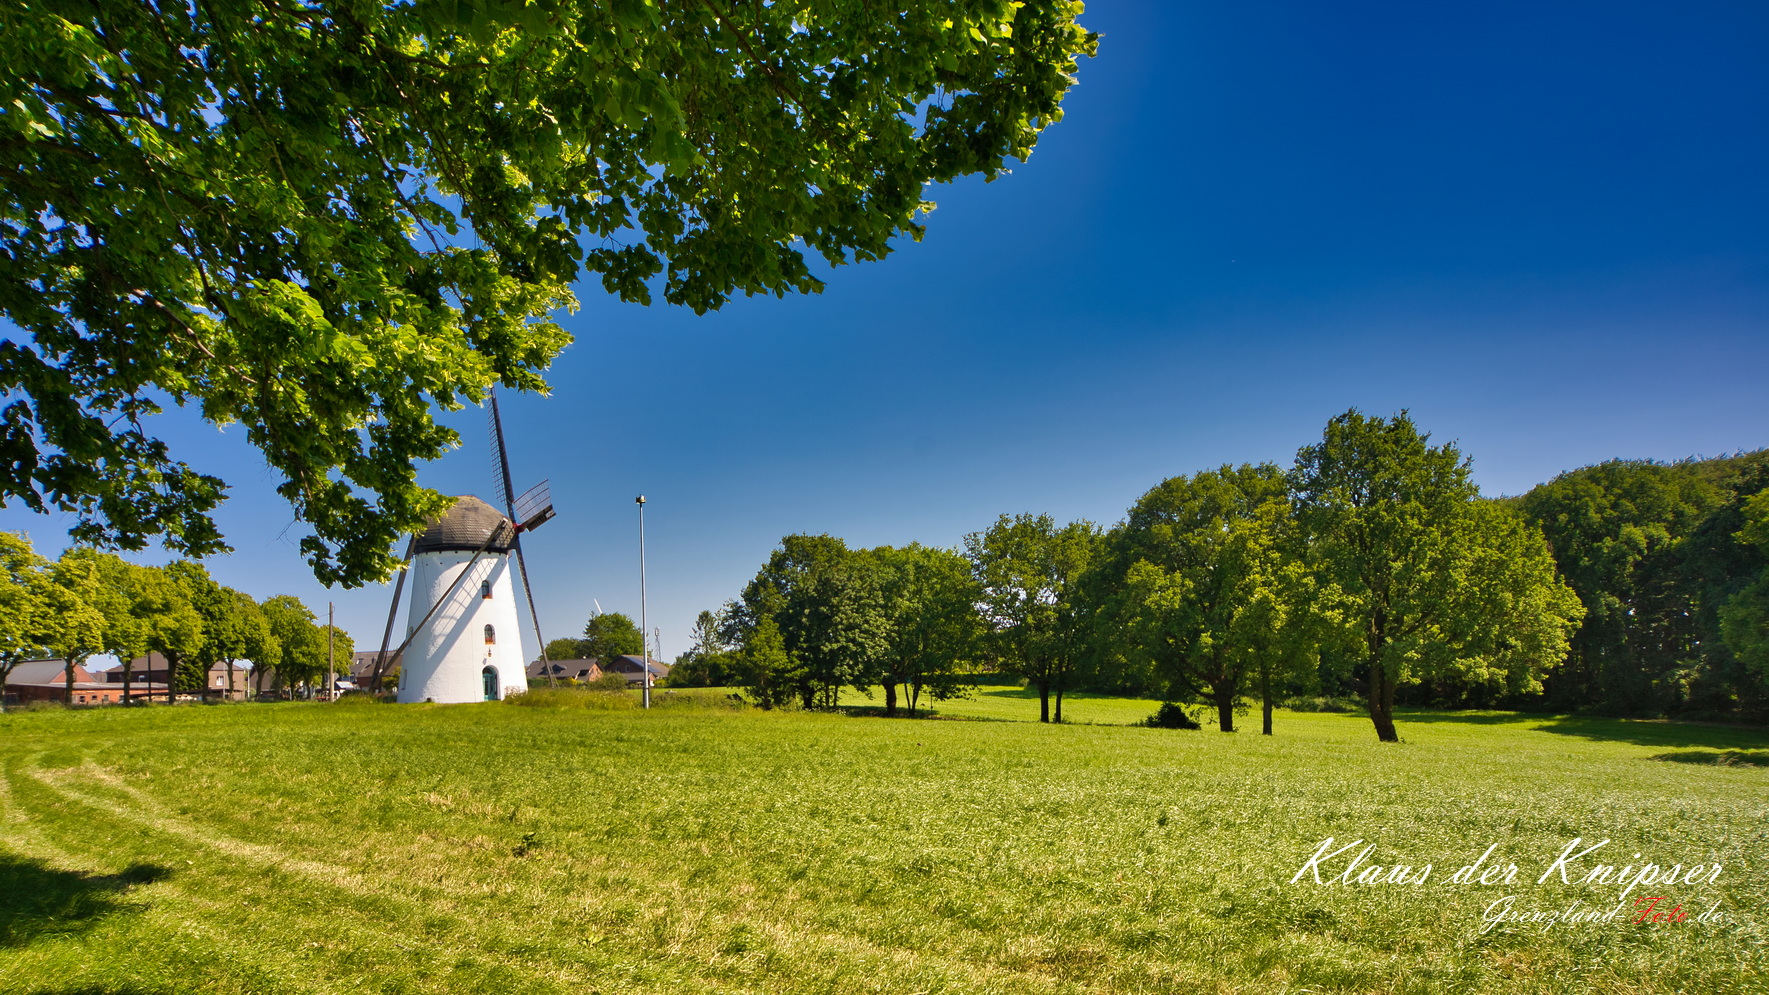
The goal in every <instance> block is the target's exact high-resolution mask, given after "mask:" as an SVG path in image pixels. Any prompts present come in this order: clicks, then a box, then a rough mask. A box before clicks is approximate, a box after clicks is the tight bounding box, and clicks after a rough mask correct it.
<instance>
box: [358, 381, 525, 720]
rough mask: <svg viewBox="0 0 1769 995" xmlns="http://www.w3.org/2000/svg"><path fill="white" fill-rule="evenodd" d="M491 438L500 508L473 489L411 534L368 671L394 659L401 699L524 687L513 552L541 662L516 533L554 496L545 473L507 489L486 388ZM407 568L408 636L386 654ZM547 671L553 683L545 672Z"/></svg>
mask: <svg viewBox="0 0 1769 995" xmlns="http://www.w3.org/2000/svg"><path fill="white" fill-rule="evenodd" d="M491 443H492V454H493V459H494V469H495V471H496V472H495V474H494V476H495V477H496V478H497V487H498V491H499V495H498V496H499V497H501V498H503V504H504V511H503V512H502V513H500V512H499V511H498V510H497V509H495V508H493V507H492V506H491V505H489V504H487V503H485V502H484V501H482V500H480V499H479V498H477V497H474V496H472V495H470V494H469V495H463V496H461V497H457V498H456V499H455V503H454V504H453V505H452V506H450V508H449V509H448V511H446V512H445V513H443V515H442V517H440V518H438V519H435V520H434V521H432V522H430V525H429V527H428V528H427V529H425V530H424V532H423V533H422V534H421V535H418V536H416V537H415V538H413V539H412V541H411V545H410V546H409V547H408V548H407V551H406V565H405V567H404V569H402V570H401V571H400V572H399V581H398V583H396V584H395V585H394V588H393V604H392V605H391V606H390V608H389V609H388V612H387V628H386V631H385V632H384V633H383V634H382V637H381V652H380V653H379V654H378V655H377V657H376V665H375V679H376V683H377V684H378V683H379V679H380V677H381V676H382V675H383V674H385V673H386V672H387V671H388V669H389V668H391V667H394V666H398V667H399V668H400V669H399V693H398V696H399V700H400V701H401V702H414V701H433V702H438V703H457V702H467V701H493V700H498V699H502V698H504V697H507V696H509V695H512V694H520V693H522V692H523V691H526V690H527V689H528V677H527V671H526V668H525V667H524V666H523V662H522V638H521V633H520V631H519V626H520V624H521V623H520V622H519V621H518V619H519V616H518V615H517V611H516V592H515V585H514V583H513V582H512V578H511V571H510V565H511V563H510V561H511V559H512V555H513V556H514V559H515V566H516V571H515V572H516V573H517V574H518V575H520V576H521V578H522V593H523V598H524V600H525V601H527V602H528V611H529V618H530V620H531V621H532V622H533V624H534V635H535V640H536V641H537V642H538V643H540V645H541V646H542V647H543V648H542V650H541V661H542V663H543V665H544V664H545V662H546V650H545V648H544V647H545V646H546V641H545V639H544V638H543V637H542V636H541V631H540V617H539V615H538V613H537V612H536V611H535V607H534V596H533V594H532V592H531V590H530V588H529V584H528V564H527V563H526V562H525V561H524V559H523V556H522V540H521V535H522V533H524V532H527V531H530V530H533V529H536V528H539V527H540V526H541V525H543V524H545V523H546V522H547V521H548V520H550V519H551V518H552V517H553V501H552V496H551V492H550V491H549V489H548V487H547V482H546V481H542V482H541V483H540V484H538V485H536V486H535V487H533V488H530V489H529V490H528V491H526V492H524V493H523V494H522V495H521V496H520V497H515V496H513V495H512V493H511V487H510V464H509V461H508V459H506V457H505V454H504V426H503V419H502V418H501V417H500V416H499V414H498V399H497V392H496V391H495V390H493V392H492V395H491ZM408 574H409V575H410V576H411V581H412V593H411V604H410V607H409V609H408V612H407V615H406V619H407V622H406V637H405V640H404V641H403V642H401V643H400V645H399V647H398V648H397V649H395V650H393V651H392V652H391V653H389V652H388V650H387V644H388V643H389V642H391V641H392V635H393V622H394V619H395V618H396V617H397V615H398V612H399V596H400V593H401V591H402V590H403V589H404V587H405V583H406V577H407V575H408ZM546 669H547V676H548V683H551V682H552V670H551V668H550V667H549V668H546Z"/></svg>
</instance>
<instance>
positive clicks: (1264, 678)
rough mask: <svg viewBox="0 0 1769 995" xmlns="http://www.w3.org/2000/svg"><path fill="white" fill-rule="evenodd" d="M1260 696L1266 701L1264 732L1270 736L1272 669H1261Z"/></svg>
mask: <svg viewBox="0 0 1769 995" xmlns="http://www.w3.org/2000/svg"><path fill="white" fill-rule="evenodd" d="M1259 697H1260V699H1261V700H1262V701H1264V702H1265V730H1264V733H1263V734H1264V735H1266V736H1270V735H1271V671H1270V670H1265V671H1261V672H1260V674H1259Z"/></svg>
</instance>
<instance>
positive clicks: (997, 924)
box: [0, 688, 1769, 995]
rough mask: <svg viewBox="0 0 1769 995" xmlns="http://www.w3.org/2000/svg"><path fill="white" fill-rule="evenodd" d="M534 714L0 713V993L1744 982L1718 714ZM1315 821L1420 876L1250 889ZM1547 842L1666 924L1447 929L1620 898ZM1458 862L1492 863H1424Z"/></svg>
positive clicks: (1747, 767)
mask: <svg viewBox="0 0 1769 995" xmlns="http://www.w3.org/2000/svg"><path fill="white" fill-rule="evenodd" d="M574 703H578V704H581V702H578V701H577V699H573V698H572V697H570V696H567V695H556V696H553V697H552V698H551V699H547V698H542V697H537V698H535V699H533V700H532V701H531V702H530V704H529V705H528V706H526V707H517V706H515V705H513V704H498V703H490V704H484V705H456V706H428V705H414V706H392V705H377V704H372V703H366V702H364V703H355V702H349V701H346V702H342V703H339V704H336V705H313V704H283V705H225V706H210V707H176V708H165V707H160V708H149V709H133V710H121V709H107V710H93V711H48V712H33V713H25V714H13V715H7V716H4V717H0V992H4V993H15V992H16V993H25V992H29V993H61V995H74V993H96V992H115V993H124V995H149V993H170V992H225V993H247V992H251V993H280V992H413V993H417V992H500V993H502V992H517V993H527V992H533V993H566V992H570V993H591V992H598V993H607V995H612V993H616V992H697V991H733V992H779V993H813V992H815V993H829V992H834V993H845V992H878V993H896V995H914V993H929V995H932V993H961V992H962V993H997V992H998V993H1010V992H1012V993H1019V992H1036V993H1045V992H1051V993H1055V992H1182V991H1183V992H1272V993H1277V992H1290V993H1299V992H1358V993H1365V992H1382V993H1424V992H1446V993H1447V992H1476V991H1478V992H1541V993H1571V992H1637V993H1658V992H1664V993H1669V992H1698V991H1699V992H1712V993H1747V992H1750V993H1756V992H1762V991H1765V990H1769V929H1766V928H1765V916H1766V915H1769V908H1766V907H1765V898H1766V897H1769V885H1766V883H1765V882H1766V873H1769V735H1765V734H1764V733H1762V732H1760V731H1750V730H1740V729H1732V728H1721V727H1709V726H1696V725H1679V724H1669V723H1654V722H1623V721H1614V720H1602V719H1584V718H1576V719H1575V718H1551V717H1541V716H1520V715H1514V714H1506V713H1413V714H1407V715H1404V716H1402V723H1401V730H1402V735H1403V737H1404V739H1405V741H1404V742H1402V743H1400V744H1398V745H1397V744H1387V745H1384V744H1380V743H1378V742H1376V739H1375V736H1374V734H1373V733H1372V731H1371V727H1370V724H1369V721H1368V720H1367V719H1366V718H1363V717H1361V716H1355V715H1337V714H1302V713H1289V712H1281V713H1279V715H1278V717H1277V733H1278V735H1276V736H1275V737H1263V736H1260V735H1258V734H1257V731H1256V730H1257V728H1258V726H1257V721H1258V717H1257V715H1251V716H1248V724H1249V725H1250V726H1251V727H1252V730H1253V731H1247V730H1243V731H1242V732H1239V733H1236V734H1233V735H1226V734H1222V733H1219V732H1217V731H1215V730H1214V729H1209V728H1207V729H1205V730H1204V731H1201V732H1182V731H1169V730H1155V729H1147V728H1138V727H1134V726H1132V725H1128V724H1124V723H1130V722H1134V721H1135V720H1137V719H1139V718H1141V717H1142V716H1144V715H1147V714H1148V713H1149V712H1151V711H1152V710H1153V707H1154V706H1153V703H1150V702H1144V701H1132V700H1128V699H1106V698H1097V697H1090V696H1083V697H1080V698H1076V699H1073V700H1071V701H1070V702H1068V703H1066V704H1065V712H1066V713H1067V714H1068V715H1069V716H1070V717H1071V719H1073V720H1074V722H1075V723H1076V724H1071V725H1064V726H1060V727H1056V726H1048V725H1040V724H1038V723H1036V722H1027V721H1024V719H1026V718H1029V717H1035V715H1036V701H1035V700H1034V699H1031V698H1029V696H1027V695H1025V694H1024V693H1023V692H1020V691H1019V690H1018V689H1014V688H985V689H983V690H982V693H981V694H979V695H978V696H977V697H976V698H975V699H973V700H970V701H964V702H949V703H943V704H942V705H941V706H940V714H941V716H942V718H941V719H935V720H906V719H897V720H891V719H882V718H871V717H855V716H850V715H838V714H822V713H802V712H762V711H758V710H754V709H742V708H735V707H730V706H729V705H728V704H727V703H726V702H725V700H724V699H723V697H722V696H720V695H709V696H694V695H689V694H680V695H674V696H660V704H661V705H662V706H663V707H659V708H656V709H653V710H652V711H650V712H641V711H638V710H634V709H631V708H627V707H624V704H625V703H624V702H622V703H620V704H621V705H622V706H623V707H600V708H585V707H569V706H571V705H573V704H574ZM956 719H970V721H960V720H956ZM987 720H993V721H987ZM1087 723H1092V724H1087ZM1113 723H1119V724H1113ZM1327 837H1333V838H1334V840H1335V841H1336V843H1335V846H1337V845H1338V844H1339V843H1349V842H1351V841H1352V840H1363V841H1365V844H1366V845H1367V844H1369V843H1374V844H1376V849H1375V850H1374V851H1373V852H1372V854H1371V856H1370V857H1369V859H1368V862H1367V863H1366V864H1365V865H1364V866H1365V867H1367V866H1368V863H1376V864H1380V865H1383V866H1384V867H1388V866H1392V865H1394V864H1406V865H1410V866H1412V867H1413V868H1414V869H1415V870H1414V873H1415V874H1416V873H1418V869H1419V868H1421V867H1422V866H1423V865H1424V864H1425V863H1426V862H1430V863H1431V864H1432V865H1433V870H1432V871H1431V873H1430V875H1429V876H1428V877H1427V879H1426V880H1425V882H1424V883H1422V884H1413V883H1408V884H1398V883H1397V884H1370V885H1358V884H1349V885H1347V884H1344V883H1331V884H1315V883H1314V882H1313V881H1312V880H1311V879H1309V878H1308V877H1306V876H1305V878H1304V880H1303V881H1302V882H1301V883H1294V884H1293V883H1291V879H1292V877H1293V875H1295V874H1296V872H1297V871H1298V869H1300V868H1301V867H1302V866H1303V865H1304V863H1305V862H1306V861H1307V860H1308V858H1309V857H1310V856H1311V855H1312V854H1314V853H1315V852H1316V850H1317V847H1318V845H1319V844H1320V843H1321V841H1322V840H1324V839H1326V838H1327ZM1575 837H1576V838H1581V839H1583V840H1584V841H1585V843H1586V845H1589V844H1590V843H1593V842H1595V841H1597V840H1600V839H1610V840H1611V841H1612V842H1611V843H1610V844H1609V845H1608V847H1607V849H1606V850H1604V851H1602V852H1603V853H1605V854H1611V855H1613V856H1614V857H1615V858H1616V860H1615V862H1616V863H1624V862H1626V863H1636V864H1637V863H1643V862H1645V861H1653V862H1656V863H1659V864H1670V863H1673V862H1680V863H1682V864H1683V865H1685V866H1686V867H1687V866H1688V865H1690V864H1694V863H1703V864H1704V865H1709V866H1711V865H1712V864H1714V863H1716V862H1718V863H1719V864H1720V865H1721V866H1722V867H1723V872H1722V873H1721V874H1720V875H1719V877H1718V878H1717V879H1716V880H1714V881H1713V882H1711V883H1701V884H1698V885H1686V884H1683V883H1678V884H1676V885H1664V886H1661V887H1660V888H1657V889H1654V888H1645V889H1636V890H1635V892H1634V893H1633V895H1631V896H1629V898H1628V899H1627V900H1626V901H1627V902H1628V903H1630V904H1631V903H1632V901H1633V899H1635V898H1637V897H1639V896H1640V895H1652V896H1660V895H1662V896H1668V897H1669V898H1672V899H1674V900H1675V901H1676V902H1677V903H1679V904H1680V905H1681V906H1682V907H1683V908H1684V910H1685V914H1687V915H1688V916H1689V918H1688V919H1687V920H1684V921H1668V922H1661V923H1644V924H1634V923H1632V922H1629V921H1627V917H1626V916H1623V917H1619V918H1617V919H1615V920H1613V921H1610V922H1597V923H1571V924H1560V925H1555V926H1552V927H1550V928H1546V929H1544V928H1543V927H1542V925H1540V924H1538V923H1518V922H1504V923H1500V924H1497V925H1495V926H1494V927H1493V928H1491V929H1488V930H1485V931H1484V932H1483V910H1485V909H1487V908H1488V907H1489V906H1490V905H1491V903H1493V902H1494V901H1496V900H1500V899H1502V898H1503V897H1504V896H1507V895H1513V896H1516V898H1515V905H1514V907H1515V908H1517V909H1560V908H1565V907H1566V906H1567V905H1568V904H1569V903H1571V902H1573V901H1574V900H1578V901H1580V902H1582V903H1586V904H1585V905H1583V906H1581V907H1585V908H1601V909H1604V910H1608V909H1611V908H1614V907H1617V906H1618V905H1619V904H1620V903H1621V902H1622V901H1623V900H1622V899H1620V897H1619V895H1620V892H1621V890H1622V889H1621V888H1620V887H1618V886H1616V885H1615V884H1614V883H1611V884H1609V885H1596V884H1589V885H1578V884H1568V885H1562V884H1559V883H1558V882H1557V881H1551V882H1550V883H1548V884H1543V885H1538V884H1537V883H1536V877H1537V875H1538V874H1540V873H1541V871H1542V870H1544V869H1546V868H1547V867H1548V865H1549V864H1550V863H1551V862H1552V861H1553V859H1554V858H1555V857H1556V856H1558V855H1559V854H1560V853H1561V852H1562V850H1563V848H1564V847H1565V846H1566V845H1567V844H1568V843H1569V842H1570V841H1572V840H1573V839H1574V838H1575ZM1492 844H1497V846H1496V848H1495V849H1494V850H1493V852H1492V854H1491V856H1490V857H1489V859H1488V862H1487V863H1486V864H1483V865H1482V869H1483V870H1484V869H1486V868H1487V867H1490V866H1492V865H1493V864H1499V865H1501V866H1502V865H1503V864H1504V863H1507V862H1514V863H1515V864H1517V865H1518V867H1519V872H1518V874H1517V875H1516V877H1515V878H1514V880H1513V881H1511V882H1510V883H1506V882H1503V881H1496V882H1493V883H1490V884H1481V883H1479V882H1478V881H1475V882H1473V883H1471V884H1463V885H1458V884H1454V883H1452V882H1451V880H1450V878H1451V876H1452V875H1453V874H1454V872H1455V870H1456V868H1458V867H1460V866H1462V865H1464V864H1469V863H1473V862H1474V861H1475V859H1476V858H1477V857H1479V856H1481V853H1482V851H1484V850H1486V849H1487V848H1488V847H1489V846H1490V845H1492ZM1360 849H1361V847H1360ZM1355 852H1356V851H1353V853H1355ZM1634 853H1639V854H1642V855H1643V856H1642V857H1641V858H1639V859H1638V860H1636V859H1634V858H1632V857H1630V855H1631V854H1634ZM1348 856H1349V855H1348ZM1348 856H1347V857H1342V858H1339V859H1337V860H1336V861H1333V862H1332V863H1331V866H1330V867H1329V868H1328V871H1327V873H1326V874H1325V875H1323V876H1324V877H1327V878H1328V879H1329V880H1331V879H1332V875H1333V874H1334V873H1336V872H1337V871H1338V870H1339V869H1340V868H1342V867H1344V865H1345V864H1346V863H1347V862H1348ZM1591 862H1592V861H1591V859H1586V860H1585V861H1582V862H1581V863H1580V864H1579V865H1578V866H1579V867H1580V868H1581V869H1582V868H1583V867H1586V866H1589V865H1590V863H1591ZM1716 903H1717V906H1718V910H1719V912H1720V913H1721V918H1720V919H1719V921H1717V922H1714V921H1705V922H1704V921H1697V918H1696V917H1697V914H1698V913H1705V912H1707V911H1708V910H1709V909H1710V907H1713V906H1714V905H1716ZM1667 907H1668V906H1667Z"/></svg>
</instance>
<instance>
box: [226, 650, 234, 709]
mask: <svg viewBox="0 0 1769 995" xmlns="http://www.w3.org/2000/svg"><path fill="white" fill-rule="evenodd" d="M227 700H228V701H232V700H233V660H231V659H229V660H228V661H227Z"/></svg>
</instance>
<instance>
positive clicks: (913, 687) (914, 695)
mask: <svg viewBox="0 0 1769 995" xmlns="http://www.w3.org/2000/svg"><path fill="white" fill-rule="evenodd" d="M920 699H921V682H920V681H910V682H909V717H910V718H912V719H913V718H915V703H916V702H917V701H919V700H920Z"/></svg>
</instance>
